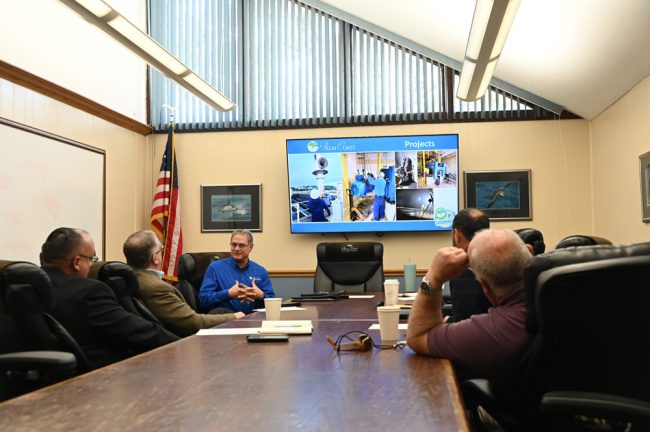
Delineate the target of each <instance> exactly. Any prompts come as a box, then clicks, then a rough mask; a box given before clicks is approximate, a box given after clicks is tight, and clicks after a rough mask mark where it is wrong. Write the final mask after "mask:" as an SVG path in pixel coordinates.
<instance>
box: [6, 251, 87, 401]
mask: <svg viewBox="0 0 650 432" xmlns="http://www.w3.org/2000/svg"><path fill="white" fill-rule="evenodd" d="M52 289H53V288H52V281H51V280H50V278H49V276H48V275H47V273H45V271H43V270H42V269H41V268H40V267H37V266H35V265H34V264H32V263H28V262H14V261H0V354H3V359H2V362H0V364H1V365H2V366H0V370H1V371H2V377H1V378H0V399H2V398H6V397H8V396H15V395H17V394H20V393H24V392H26V391H31V390H34V389H36V388H38V387H42V386H45V385H48V384H51V383H53V382H56V381H60V380H62V379H65V378H68V377H70V376H72V375H74V374H76V373H81V372H85V371H88V370H89V369H90V368H89V363H88V358H87V357H86V355H85V353H84V352H83V350H82V349H81V347H80V346H79V344H78V343H77V342H76V341H75V340H74V338H73V337H72V336H71V335H70V334H69V333H68V332H67V330H65V328H63V326H61V324H60V323H59V322H58V321H56V319H54V318H53V317H52V316H51V315H50V312H51V310H52V308H53V307H54V300H53V296H52ZM34 351H38V353H32V354H33V355H32V354H30V353H31V352H34ZM44 351H64V352H67V353H70V354H72V355H74V357H73V358H72V359H71V360H70V358H69V355H67V354H65V353H62V352H58V353H52V352H51V353H47V352H44ZM18 352H20V353H21V355H20V356H18V357H19V361H18V362H13V361H12V353H18ZM14 360H15V359H14ZM5 366H6V367H5ZM8 371H12V373H7V372H8ZM28 371H32V372H28ZM34 371H35V372H36V378H35V379H34V373H33V372H34ZM23 378H24V379H23ZM9 387H10V389H9V390H8V388H9Z"/></svg>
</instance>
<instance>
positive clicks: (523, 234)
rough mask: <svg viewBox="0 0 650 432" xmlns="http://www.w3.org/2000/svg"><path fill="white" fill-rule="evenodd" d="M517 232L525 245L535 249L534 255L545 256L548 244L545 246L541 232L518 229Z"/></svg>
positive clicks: (533, 229) (531, 229) (530, 229)
mask: <svg viewBox="0 0 650 432" xmlns="http://www.w3.org/2000/svg"><path fill="white" fill-rule="evenodd" d="M515 232H516V233H517V234H518V235H519V237H520V238H521V239H522V240H523V241H524V243H526V244H529V245H531V246H532V247H533V255H539V254H543V253H544V251H545V250H546V244H544V236H543V235H542V232H541V231H539V230H536V229H535V228H520V229H516V230H515Z"/></svg>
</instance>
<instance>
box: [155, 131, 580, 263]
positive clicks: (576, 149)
mask: <svg viewBox="0 0 650 432" xmlns="http://www.w3.org/2000/svg"><path fill="white" fill-rule="evenodd" d="M437 133H458V134H459V139H460V150H459V163H460V172H461V173H462V171H475V170H503V169H532V190H533V192H532V196H533V204H532V205H533V220H532V221H510V222H497V223H494V226H497V227H508V228H521V227H528V226H531V227H535V228H538V229H540V230H541V231H542V232H543V233H544V236H545V238H546V241H547V244H549V245H555V244H556V243H557V242H558V241H559V240H560V239H561V238H563V237H564V236H566V235H569V234H575V233H590V232H592V214H591V210H590V209H591V206H592V197H591V188H590V180H589V179H590V177H591V171H590V163H589V162H590V159H589V154H590V152H589V123H588V122H587V121H583V120H571V121H537V122H490V123H473V124H472V123H458V124H444V125H413V126H382V127H355V128H328V129H311V130H304V129H303V130H278V131H265V132H219V133H183V134H176V145H177V147H176V149H177V150H176V152H177V158H178V163H179V173H180V183H181V199H182V223H183V241H184V250H185V251H186V252H189V251H195V252H199V251H213V250H228V246H227V245H228V240H229V235H228V234H223V233H201V229H200V221H201V215H200V185H202V184H203V185H209V184H248V183H262V189H263V231H262V232H261V233H258V234H256V235H255V251H254V252H253V259H255V260H258V261H259V262H260V263H262V264H263V265H265V266H266V267H267V268H268V269H269V270H313V269H314V268H315V265H316V264H315V251H314V250H315V245H316V244H317V243H319V242H321V241H344V238H343V236H342V235H340V234H328V235H326V236H320V235H306V234H302V235H291V234H290V233H289V217H288V207H289V203H288V189H287V188H288V185H287V173H286V156H285V140H286V139H287V138H311V137H340V136H369V135H399V134H437ZM154 139H155V152H154V165H155V164H159V163H160V157H161V154H162V151H163V147H164V143H165V139H166V136H165V135H157V136H156V137H155V138H154ZM150 182H151V184H153V182H154V177H151V178H150ZM460 187H461V188H462V187H463V181H462V179H460ZM460 199H461V207H462V200H463V195H462V192H461V196H460ZM350 239H351V240H356V241H361V240H364V241H365V240H378V241H380V242H382V243H383V244H384V247H385V258H384V265H385V268H386V269H399V268H401V266H402V264H403V263H404V262H406V261H407V260H408V258H409V257H411V258H412V259H413V260H414V261H415V262H416V263H417V265H418V268H425V267H426V266H428V265H429V260H430V258H431V256H432V253H433V251H435V250H436V249H437V248H439V247H441V246H446V245H448V244H450V242H451V236H450V234H449V233H425V234H422V233H419V234H414V233H389V234H386V235H385V236H384V237H382V238H377V237H375V236H373V235H360V234H353V235H351V236H350Z"/></svg>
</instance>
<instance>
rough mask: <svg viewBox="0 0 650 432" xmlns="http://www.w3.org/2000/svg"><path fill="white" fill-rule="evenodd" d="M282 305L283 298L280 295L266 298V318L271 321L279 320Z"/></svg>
mask: <svg viewBox="0 0 650 432" xmlns="http://www.w3.org/2000/svg"><path fill="white" fill-rule="evenodd" d="M281 307H282V299H281V298H278V297H273V298H265V299H264V309H265V310H266V319H267V320H269V321H277V320H279V319H280V312H281V310H280V308H281Z"/></svg>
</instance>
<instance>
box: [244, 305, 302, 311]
mask: <svg viewBox="0 0 650 432" xmlns="http://www.w3.org/2000/svg"><path fill="white" fill-rule="evenodd" d="M253 310H254V311H255V312H266V309H264V308H261V309H253ZM280 310H281V311H282V312H286V311H301V310H307V309H305V308H301V307H298V306H286V307H281V308H280Z"/></svg>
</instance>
